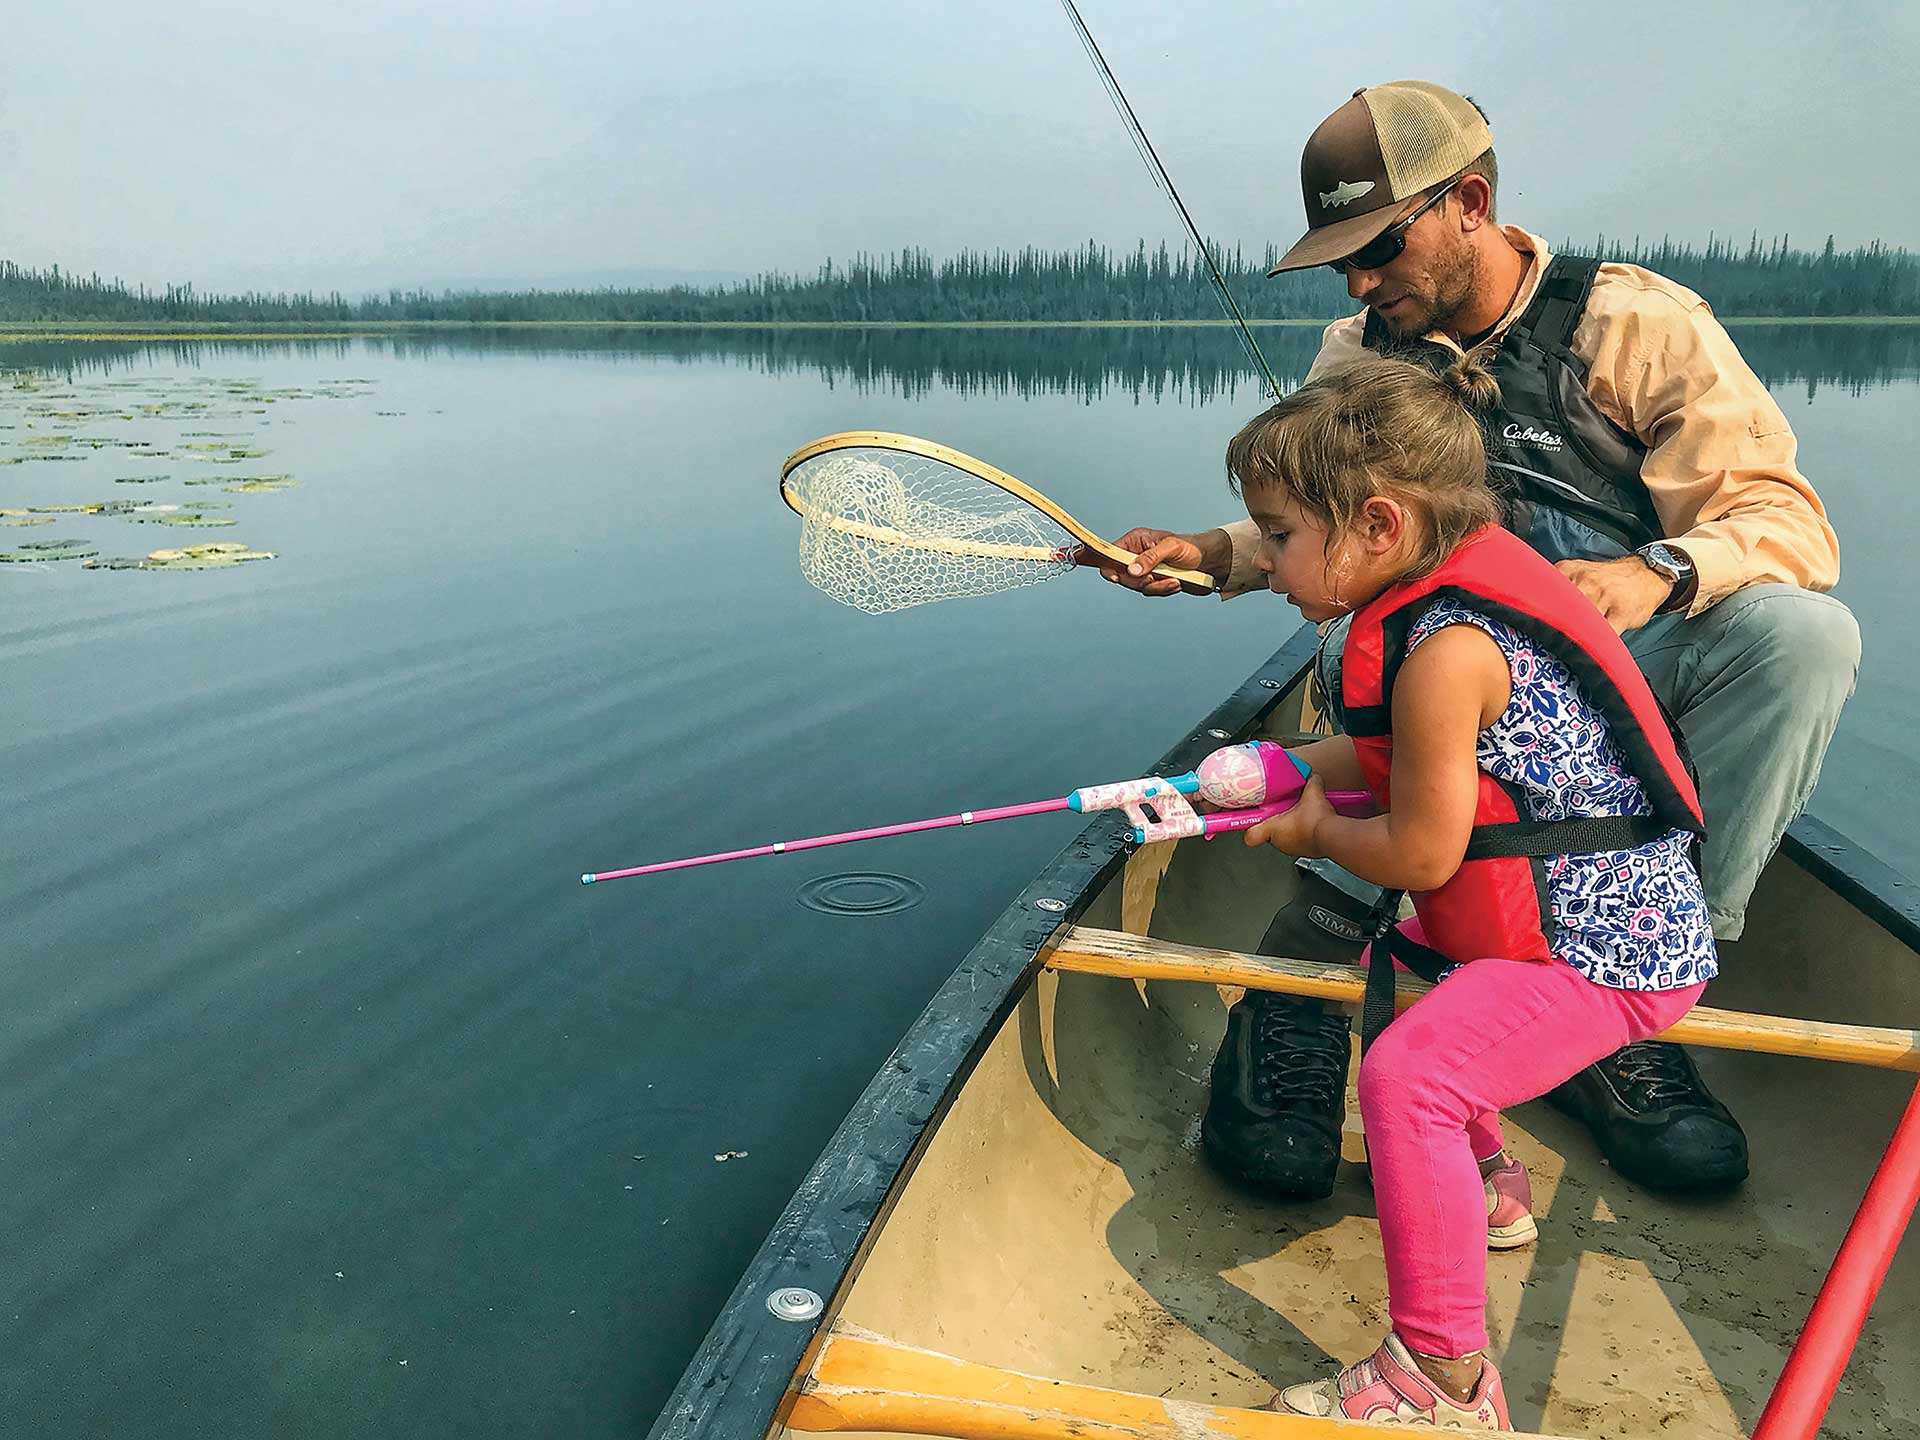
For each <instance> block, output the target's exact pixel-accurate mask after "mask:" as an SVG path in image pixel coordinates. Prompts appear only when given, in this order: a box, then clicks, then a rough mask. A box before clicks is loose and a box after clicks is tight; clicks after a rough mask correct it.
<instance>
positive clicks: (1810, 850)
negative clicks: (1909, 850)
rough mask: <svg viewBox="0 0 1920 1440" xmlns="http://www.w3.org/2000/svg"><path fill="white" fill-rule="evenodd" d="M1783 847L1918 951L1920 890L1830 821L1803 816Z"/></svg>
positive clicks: (1822, 882)
mask: <svg viewBox="0 0 1920 1440" xmlns="http://www.w3.org/2000/svg"><path fill="white" fill-rule="evenodd" d="M1780 848H1781V849H1783V850H1785V851H1786V852H1787V855H1788V856H1789V857H1790V858H1791V859H1792V860H1793V861H1794V863H1795V864H1797V865H1799V866H1800V868H1801V869H1803V870H1805V871H1806V872H1807V873H1808V874H1809V875H1811V876H1812V877H1813V878H1814V879H1815V880H1817V881H1819V882H1820V883H1821V884H1822V885H1824V886H1826V887H1827V888H1828V889H1829V890H1831V891H1833V893H1834V894H1836V895H1838V896H1839V897H1840V898H1841V899H1842V900H1844V901H1846V902H1847V903H1848V904H1849V905H1851V906H1852V907H1853V908H1854V909H1856V910H1858V911H1859V912H1860V913H1861V914H1862V915H1864V916H1866V917H1867V918H1868V919H1869V920H1871V921H1873V922H1874V923H1875V924H1876V925H1878V926H1879V927H1880V928H1881V929H1883V930H1885V931H1886V932H1887V933H1888V934H1889V935H1891V936H1892V937H1893V938H1894V939H1896V940H1898V941H1899V942H1900V943H1901V944H1902V945H1905V946H1906V947H1907V948H1908V949H1910V950H1913V951H1915V952H1916V953H1920V886H1917V885H1915V884H1914V883H1913V882H1912V881H1910V880H1909V879H1907V877H1906V876H1904V875H1902V874H1901V873H1900V872H1899V871H1897V870H1895V869H1894V868H1893V867H1892V866H1891V865H1889V864H1887V862H1886V861H1884V860H1882V859H1881V858H1880V857H1879V856H1877V855H1875V854H1873V853H1872V852H1871V851H1869V850H1867V849H1866V848H1865V847H1864V846H1861V845H1858V844H1856V843H1855V842H1854V841H1852V840H1849V839H1848V838H1847V837H1846V836H1845V835H1843V834H1841V833H1840V832H1839V831H1838V830H1836V829H1834V828H1833V827H1832V826H1831V825H1829V824H1827V822H1826V821H1824V820H1820V819H1816V818H1815V817H1814V816H1812V815H1802V816H1801V817H1800V818H1799V819H1798V820H1796V821H1794V822H1793V824H1792V825H1791V826H1790V827H1788V830H1787V833H1786V837H1785V838H1784V839H1783V840H1782V841H1781V845H1780Z"/></svg>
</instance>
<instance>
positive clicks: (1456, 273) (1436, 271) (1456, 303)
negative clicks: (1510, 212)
mask: <svg viewBox="0 0 1920 1440" xmlns="http://www.w3.org/2000/svg"><path fill="white" fill-rule="evenodd" d="M1481 273H1482V272H1481V264H1480V252H1479V251H1478V250H1476V249H1474V247H1473V246H1472V245H1471V244H1469V243H1468V242H1467V241H1466V239H1465V238H1464V237H1462V239H1461V240H1460V243H1459V246H1458V248H1456V249H1454V250H1453V251H1452V252H1451V253H1449V254H1446V255H1442V256H1440V257H1438V260H1437V263H1436V264H1435V266H1434V268H1433V270H1432V272H1431V274H1432V277H1433V289H1434V298H1433V301H1432V303H1431V304H1430V305H1429V306H1428V308H1427V309H1426V310H1424V311H1423V312H1421V313H1420V314H1417V315H1415V316H1413V317H1412V318H1411V319H1410V321H1409V322H1408V324H1407V326H1406V328H1405V329H1399V328H1397V327H1395V326H1394V325H1392V324H1391V323H1389V325H1388V327H1387V328H1388V329H1389V330H1392V331H1393V332H1394V338H1395V339H1397V340H1417V339H1419V338H1420V337H1421V336H1423V335H1431V334H1432V333H1433V332H1434V331H1436V330H1445V331H1447V332H1448V333H1449V334H1451V333H1452V330H1453V322H1454V321H1455V320H1457V319H1458V318H1459V317H1460V313H1461V312H1462V311H1463V310H1465V309H1467V307H1468V306H1470V305H1471V304H1472V303H1473V300H1474V296H1475V294H1476V293H1477V292H1478V291H1479V289H1480V278H1481ZM1382 318H1384V317H1382Z"/></svg>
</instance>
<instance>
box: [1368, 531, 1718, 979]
mask: <svg viewBox="0 0 1920 1440" xmlns="http://www.w3.org/2000/svg"><path fill="white" fill-rule="evenodd" d="M1443 598H1451V599H1454V600H1457V601H1459V602H1460V603H1461V604H1463V605H1465V606H1468V607H1469V608H1471V609H1473V610H1475V611H1478V612H1479V613H1480V614H1482V615H1485V616H1487V617H1488V618H1490V619H1493V620H1497V621H1499V622H1501V623H1502V624H1505V625H1508V626H1511V627H1512V628H1513V629H1514V630H1516V631H1518V632H1519V633H1520V634H1521V635H1524V636H1525V637H1526V638H1527V639H1529V640H1531V641H1532V642H1533V643H1534V644H1535V645H1537V646H1539V647H1540V649H1541V650H1543V651H1545V652H1546V653H1547V654H1550V655H1552V656H1553V657H1554V658H1555V659H1556V660H1558V661H1559V662H1560V663H1561V664H1563V665H1565V666H1566V668H1567V670H1568V671H1569V672H1570V673H1571V674H1572V676H1573V678H1574V679H1575V680H1576V681H1578V682H1579V685H1580V689H1581V692H1582V694H1584V695H1585V696H1586V698H1587V699H1588V700H1589V701H1590V702H1591V703H1592V705H1593V707H1594V708H1595V709H1596V710H1597V711H1599V712H1600V714H1601V716H1602V717H1603V718H1604V719H1605V720H1606V722H1607V726H1608V729H1609V730H1610V732H1611V733H1612V737H1613V740H1614V743H1615V744H1616V745H1618V746H1619V748H1620V750H1621V751H1622V753H1623V754H1624V755H1625V757H1626V761H1627V765H1628V768H1629V770H1630V771H1631V773H1632V774H1633V776H1634V777H1635V778H1636V779H1638V780H1639V782H1640V784H1641V787H1642V789H1643V790H1644V791H1645V793H1646V797H1647V799H1648V801H1649V802H1650V803H1651V804H1652V806H1653V813H1652V814H1651V815H1631V816H1629V815H1613V816H1590V817H1581V818H1578V819H1570V820H1533V819H1529V818H1527V817H1528V815H1529V811H1528V808H1527V792H1526V790H1525V789H1524V788H1523V787H1521V786H1518V785H1514V784H1511V783H1509V782H1506V781H1502V780H1498V779H1496V778H1495V777H1494V776H1492V775H1490V774H1488V773H1487V772H1486V771H1484V770H1482V771H1481V772H1480V779H1479V791H1478V794H1477V797H1476V799H1475V803H1474V816H1473V834H1472V837H1471V839H1470V840H1469V841H1468V844H1467V851H1466V858H1465V859H1464V860H1463V861H1462V862H1461V865H1460V868H1459V870H1458V871H1456V872H1455V873H1454V875H1453V878H1451V879H1450V880H1448V881H1447V882H1446V883H1445V884H1443V885H1441V886H1440V887H1439V888H1438V889H1437V890H1429V891H1425V892H1419V893H1415V894H1414V896H1413V903H1414V909H1415V910H1416V911H1417V912H1418V913H1419V916H1420V923H1421V926H1422V927H1423V928H1424V929H1425V931H1426V934H1427V940H1428V943H1429V945H1430V946H1431V947H1432V949H1433V951H1435V952H1437V953H1438V955H1439V956H1440V957H1443V958H1444V959H1445V960H1446V961H1466V960H1476V959H1480V958H1483V957H1487V956H1504V957H1506V958H1508V959H1513V960H1546V959H1550V958H1551V957H1552V953H1553V951H1552V945H1551V941H1552V934H1553V917H1552V910H1551V908H1550V894H1549V887H1548V878H1547V868H1546V859H1547V857H1550V856H1558V855H1586V854H1593V853H1596V852H1599V851H1609V850H1628V849H1633V848H1635V847H1637V846H1640V845H1645V844H1648V843H1650V842H1651V841H1654V840H1658V839H1660V838H1661V837H1663V836H1665V835H1667V834H1669V833H1671V832H1672V831H1675V830H1684V831H1687V832H1689V833H1691V834H1693V835H1695V836H1701V835H1704V834H1705V833H1706V824H1705V820H1704V818H1703V816H1702V814H1701V810H1700V797H1699V793H1698V791H1697V790H1696V789H1695V787H1694V780H1693V774H1692V769H1693V767H1692V765H1691V763H1690V761H1689V759H1688V757H1687V754H1686V747H1685V742H1684V741H1683V740H1682V739H1681V738H1680V735H1679V732H1678V730H1677V729H1676V728H1675V727H1674V726H1673V724H1672V722H1671V720H1670V719H1669V718H1668V717H1667V714H1666V711H1665V710H1664V709H1662V707H1661V705H1660V702H1659V700H1658V699H1656V698H1655V696H1654V694H1653V691H1652V690H1650V689H1649V688H1648V687H1647V682H1646V678H1645V677H1644V676H1643V675H1642V674H1641V673H1640V667H1639V666H1638V665H1636V664H1635V663H1634V660H1633V657H1632V656H1631V655H1630V654H1628V653H1627V647H1626V645H1625V644H1624V643H1623V642H1622V641H1621V639H1620V637H1619V636H1618V635H1616V634H1615V633H1614V631H1613V627H1612V626H1611V625H1609V624H1608V623H1607V622H1606V620H1605V619H1603V618H1602V617H1601V614H1600V612H1599V611H1598V610H1596V609H1595V608H1594V606H1593V602H1592V601H1590V600H1588V599H1587V598H1586V596H1584V595H1582V594H1581V593H1580V592H1579V591H1578V590H1577V589H1575V588H1574V586H1573V584H1572V582H1570V581H1569V580H1568V579H1567V578H1566V577H1565V576H1564V575H1562V574H1561V573H1560V572H1559V571H1558V570H1556V569H1554V567H1553V566H1552V564H1550V563H1549V562H1548V561H1547V560H1545V559H1543V558H1542V557H1541V556H1540V555H1539V554H1538V553H1536V552H1535V551H1534V550H1533V548H1532V547H1531V546H1529V545H1528V544H1526V543H1524V542H1523V541H1521V540H1520V539H1518V538H1516V537H1515V536H1514V535H1512V534H1510V533H1509V532H1507V531H1505V530H1502V529H1500V528H1499V527H1497V526H1492V525H1489V526H1487V527H1485V528H1484V529H1481V530H1478V531H1476V532H1475V533H1474V534H1472V535H1470V536H1468V537H1467V539H1466V540H1464V541H1462V542H1461V544H1460V545H1459V546H1458V548H1456V549H1455V550H1454V552H1453V554H1452V555H1450V556H1448V557H1447V559H1446V560H1444V561H1443V562H1441V564H1440V567H1439V568H1438V569H1436V570H1435V571H1433V573H1431V574H1429V575H1425V576H1422V577H1421V578H1420V579H1418V580H1410V581H1405V582H1403V583H1401V584H1398V585H1393V586H1389V587H1388V588H1387V589H1386V590H1385V591H1383V592H1382V593H1381V594H1380V595H1379V596H1377V597H1376V598H1375V599H1373V600H1372V601H1370V602H1369V603H1368V604H1367V605H1365V606H1363V607H1362V608H1361V609H1360V610H1359V611H1357V612H1356V613H1355V614H1354V617H1353V623H1352V627H1351V628H1350V629H1349V631H1348V633H1347V642H1346V648H1345V651H1344V653H1343V657H1342V662H1341V675H1340V680H1341V692H1342V696H1343V699H1344V701H1345V719H1346V730H1347V733H1348V734H1349V735H1351V736H1352V737H1353V747H1354V751H1355V753H1356V755H1357V756H1358V757H1359V761H1360V770H1361V773H1362V775H1363V776H1364V777H1365V779H1366V782H1367V788H1368V789H1370V790H1371V791H1372V792H1373V796H1374V799H1375V801H1376V802H1377V803H1378V804H1379V806H1380V808H1381V809H1382V810H1388V809H1391V808H1392V796H1391V795H1390V793H1389V790H1388V783H1389V779H1390V777H1391V774H1392V769H1393V733H1392V729H1393V727H1392V723H1391V722H1392V715H1393V686H1394V680H1395V678H1396V676H1397V675H1398V674H1399V671H1400V667H1401V665H1402V664H1403V663H1404V662H1405V660H1406V655H1407V635H1408V632H1409V631H1410V630H1411V628H1412V626H1413V623H1414V621H1415V620H1417V619H1418V618H1419V617H1420V615H1421V614H1422V613H1423V612H1424V611H1425V610H1426V609H1427V607H1428V605H1429V604H1430V603H1431V602H1433V601H1435V600H1439V599H1443ZM1396 937H1398V938H1397V939H1396ZM1385 938H1387V939H1388V940H1389V941H1390V942H1391V944H1390V948H1391V950H1392V953H1393V954H1394V956H1395V958H1399V959H1403V960H1406V961H1407V963H1408V965H1409V968H1411V969H1414V970H1415V971H1417V972H1419V973H1428V972H1429V971H1431V970H1432V969H1433V968H1435V967H1434V966H1433V965H1431V964H1428V965H1421V964H1417V963H1414V962H1413V960H1411V959H1409V958H1408V957H1407V955H1405V954H1403V950H1404V948H1405V945H1406V941H1405V937H1403V936H1398V932H1397V931H1396V932H1392V933H1391V934H1388V935H1386V936H1385ZM1376 968H1378V969H1379V970H1381V972H1382V973H1383V974H1385V973H1387V972H1388V971H1389V967H1387V966H1379V967H1376ZM1429 978H1432V977H1431V975H1429ZM1391 1013H1392V1012H1391V1010H1390V1009H1389V1011H1388V1014H1389V1015H1391Z"/></svg>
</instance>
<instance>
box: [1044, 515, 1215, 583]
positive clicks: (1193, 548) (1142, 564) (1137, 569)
mask: <svg viewBox="0 0 1920 1440" xmlns="http://www.w3.org/2000/svg"><path fill="white" fill-rule="evenodd" d="M1113 543H1114V544H1115V545H1117V546H1119V547H1120V548H1121V549H1122V550H1131V551H1133V552H1134V553H1136V554H1137V555H1139V557H1140V558H1139V559H1138V560H1136V561H1135V562H1134V563H1133V564H1131V565H1117V564H1115V563H1114V562H1113V561H1112V560H1109V559H1108V558H1107V557H1106V556H1105V555H1102V554H1101V553H1100V552H1099V551H1098V550H1093V549H1090V548H1088V547H1087V546H1085V545H1082V546H1081V547H1080V548H1079V549H1078V550H1076V551H1075V552H1074V556H1073V559H1074V563H1075V564H1076V565H1091V566H1094V567H1096V568H1097V569H1098V570H1099V571H1100V573H1101V574H1102V575H1104V576H1105V577H1106V578H1107V579H1109V580H1111V581H1113V582H1114V584H1116V585H1124V586H1126V587H1127V588H1128V589H1129V590H1138V591H1139V592H1140V593H1141V594H1142V595H1153V596H1160V595H1177V594H1179V593H1180V592H1182V591H1185V592H1186V593H1187V594H1189V595H1210V594H1212V593H1214V592H1212V591H1210V590H1200V589H1196V588H1195V587H1194V586H1191V585H1183V584H1181V583H1180V582H1179V581H1178V580H1170V579H1168V578H1167V577H1166V576H1165V575H1155V574H1154V573H1153V572H1154V570H1155V569H1156V568H1157V567H1158V566H1161V565H1169V566H1172V567H1173V568H1174V569H1175V570H1199V571H1202V572H1203V573H1205V574H1208V575H1211V576H1213V578H1214V579H1216V580H1222V581H1224V580H1225V579H1226V578H1227V571H1228V570H1230V569H1231V568H1232V567H1233V545H1232V542H1231V541H1229V540H1228V538H1227V532H1226V531H1224V530H1207V531H1203V532H1202V533H1201V534H1198V535H1176V534H1174V533H1173V532H1172V531H1171V530H1149V529H1145V528H1142V529H1138V530H1129V531H1128V532H1127V533H1126V534H1124V535H1122V536H1121V537H1120V538H1119V539H1118V540H1116V541H1114V542H1113Z"/></svg>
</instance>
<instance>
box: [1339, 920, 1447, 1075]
mask: <svg viewBox="0 0 1920 1440" xmlns="http://www.w3.org/2000/svg"><path fill="white" fill-rule="evenodd" d="M1405 893H1406V892H1405V891H1404V890H1389V891H1387V892H1386V894H1384V895H1382V896H1381V897H1380V899H1379V900H1378V901H1377V902H1376V903H1375V905H1374V915H1375V916H1376V917H1377V919H1376V922H1375V924H1374V927H1373V938H1372V940H1371V941H1370V942H1369V943H1368V945H1367V988H1366V994H1365V997H1364V998H1363V999H1362V1000H1361V1002H1360V1049H1361V1051H1362V1053H1364V1052H1365V1051H1366V1049H1367V1047H1368V1046H1370V1045H1372V1044H1373V1042H1374V1041H1375V1040H1377V1039H1378V1038H1379V1036H1380V1032H1381V1031H1382V1030H1384V1029H1386V1028H1387V1026H1388V1025H1390V1024H1392V1023H1393V1013H1394V1011H1393V962H1394V961H1396V960H1398V961H1399V962H1400V963H1401V964H1402V965H1405V966H1406V967H1407V969H1409V970H1411V971H1412V972H1413V973H1414V974H1416V975H1418V976H1419V977H1420V978H1421V979H1422V980H1428V981H1437V980H1439V978H1440V972H1441V971H1442V970H1444V969H1445V968H1446V967H1447V966H1448V965H1450V964H1452V963H1453V962H1452V961H1450V960H1449V959H1447V957H1446V956H1444V955H1442V954H1441V953H1440V952H1439V951H1438V950H1435V949H1433V948H1431V947H1430V946H1426V945H1422V944H1421V943H1420V942H1419V941H1417V940H1412V939H1409V938H1408V937H1407V936H1406V935H1405V934H1403V933H1402V932H1401V930H1400V928H1399V926H1398V924H1397V923H1396V922H1397V921H1398V920H1399V918H1400V900H1401V897H1402V896H1403V895H1405Z"/></svg>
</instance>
